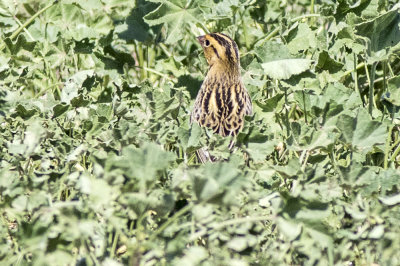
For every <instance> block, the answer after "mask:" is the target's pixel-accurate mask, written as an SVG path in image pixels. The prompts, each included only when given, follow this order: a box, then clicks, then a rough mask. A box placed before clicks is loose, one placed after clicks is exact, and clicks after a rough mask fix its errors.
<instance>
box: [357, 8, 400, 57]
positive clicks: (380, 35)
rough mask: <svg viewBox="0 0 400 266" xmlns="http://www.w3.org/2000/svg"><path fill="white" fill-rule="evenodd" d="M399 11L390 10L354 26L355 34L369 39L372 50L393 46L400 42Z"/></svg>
mask: <svg viewBox="0 0 400 266" xmlns="http://www.w3.org/2000/svg"><path fill="white" fill-rule="evenodd" d="M399 24H400V13H399V11H398V9H394V10H391V11H389V12H387V13H385V14H383V15H381V16H379V17H377V18H375V19H373V20H371V21H368V22H364V23H361V24H359V25H357V26H356V31H357V35H360V36H363V37H366V38H368V39H369V40H370V48H371V50H372V51H374V52H378V51H380V50H382V49H386V48H389V47H394V46H396V45H397V44H399V42H400V26H399Z"/></svg>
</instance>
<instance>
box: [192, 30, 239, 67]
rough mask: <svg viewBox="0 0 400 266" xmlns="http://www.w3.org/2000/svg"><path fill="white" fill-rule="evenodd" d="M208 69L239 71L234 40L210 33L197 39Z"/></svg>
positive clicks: (237, 54)
mask: <svg viewBox="0 0 400 266" xmlns="http://www.w3.org/2000/svg"><path fill="white" fill-rule="evenodd" d="M197 40H198V41H199V43H200V45H201V47H203V50H204V55H205V57H206V59H207V63H208V65H209V66H210V68H213V67H216V68H222V69H224V70H228V71H229V70H234V71H238V70H239V64H240V63H239V50H238V46H237V44H236V43H235V41H234V40H232V39H231V38H229V37H228V36H226V35H225V34H222V33H210V34H206V35H202V36H199V37H197Z"/></svg>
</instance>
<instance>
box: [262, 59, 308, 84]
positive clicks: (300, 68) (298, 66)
mask: <svg viewBox="0 0 400 266" xmlns="http://www.w3.org/2000/svg"><path fill="white" fill-rule="evenodd" d="M312 62H313V61H312V60H309V59H282V60H276V61H270V62H268V63H263V64H261V65H262V67H263V69H264V73H265V74H267V75H268V76H269V77H271V78H273V79H288V78H290V77H291V76H293V75H297V74H300V73H302V72H304V71H307V70H309V69H310V66H311V63H312Z"/></svg>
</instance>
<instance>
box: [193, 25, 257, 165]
mask: <svg viewBox="0 0 400 266" xmlns="http://www.w3.org/2000/svg"><path fill="white" fill-rule="evenodd" d="M197 40H198V42H199V43H200V45H201V47H202V48H203V51H204V56H205V58H206V60H207V64H208V71H207V74H206V77H205V78H204V81H203V83H202V85H201V87H200V90H199V92H198V94H197V97H196V100H195V103H194V107H193V110H192V112H191V114H190V123H193V122H196V123H198V124H199V125H200V126H201V127H207V128H211V129H212V130H213V131H214V133H216V134H219V135H221V136H223V137H228V136H236V135H237V134H238V132H239V131H240V130H241V129H242V128H243V125H244V117H245V116H250V115H252V113H253V107H252V102H251V98H250V95H249V93H248V91H247V89H246V87H245V86H244V84H243V82H242V78H241V75H240V60H239V59H240V57H239V49H238V46H237V44H236V42H235V41H234V40H232V39H231V38H230V37H229V36H227V35H225V34H223V33H210V34H206V35H202V36H198V37H197ZM231 144H232V142H231ZM229 146H230V149H231V148H232V146H233V145H229ZM198 155H199V159H200V161H202V162H203V163H204V162H205V161H212V160H211V159H210V158H211V157H210V156H209V154H208V151H207V150H205V149H204V148H202V149H200V150H198Z"/></svg>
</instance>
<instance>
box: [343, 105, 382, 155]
mask: <svg viewBox="0 0 400 266" xmlns="http://www.w3.org/2000/svg"><path fill="white" fill-rule="evenodd" d="M337 126H338V128H339V129H340V130H341V132H342V134H343V137H344V139H345V141H346V142H347V143H349V144H351V145H353V146H354V147H357V148H359V149H362V150H367V151H368V150H370V149H371V148H372V147H373V146H375V145H378V144H383V143H385V139H386V135H387V128H386V126H385V125H383V124H382V123H380V122H378V121H373V120H372V119H371V118H370V117H369V114H368V112H367V111H366V110H365V109H359V111H358V114H357V115H356V116H355V117H351V116H349V115H345V114H344V115H341V116H340V119H339V120H338V122H337Z"/></svg>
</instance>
